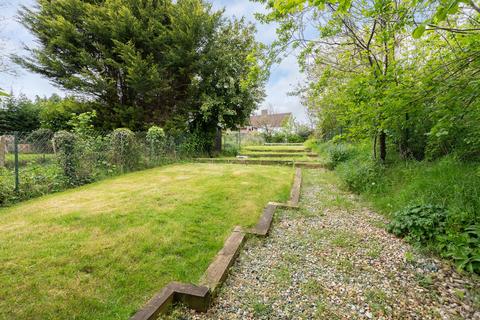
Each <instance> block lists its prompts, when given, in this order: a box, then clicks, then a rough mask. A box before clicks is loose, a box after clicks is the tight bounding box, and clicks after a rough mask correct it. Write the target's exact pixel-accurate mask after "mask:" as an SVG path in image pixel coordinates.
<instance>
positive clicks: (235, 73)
mask: <svg viewBox="0 0 480 320" xmlns="http://www.w3.org/2000/svg"><path fill="white" fill-rule="evenodd" d="M20 17H21V21H22V23H23V24H24V25H25V26H26V27H27V28H28V29H29V30H30V31H31V32H32V33H33V34H34V35H35V37H36V38H37V40H38V43H39V44H40V45H39V46H38V47H32V48H30V49H29V52H30V54H29V55H28V56H26V57H16V59H15V60H16V62H18V63H19V64H21V65H22V66H24V67H25V68H27V69H29V70H31V71H34V72H37V73H39V74H41V75H43V76H45V77H47V78H49V79H51V81H53V82H54V83H55V84H57V85H59V86H61V87H63V88H65V89H67V90H70V91H72V92H74V93H77V94H82V95H85V96H86V97H87V98H89V99H93V100H95V101H97V102H98V103H99V106H98V108H97V118H98V119H97V120H98V121H99V123H100V124H101V126H102V127H104V128H105V129H111V128H116V127H128V128H131V129H134V130H143V129H145V128H147V127H148V126H149V125H151V124H158V125H161V126H162V127H164V128H166V129H167V130H190V131H195V130H206V129H208V131H209V132H214V131H215V130H216V128H217V127H224V128H234V127H236V126H238V125H241V124H243V123H244V122H245V121H246V119H247V118H248V116H249V115H250V113H251V111H252V110H254V109H255V108H256V106H257V104H258V102H259V101H261V99H262V98H263V83H264V80H265V72H264V71H263V69H262V68H261V66H260V65H261V64H260V60H259V59H260V57H261V50H262V48H261V46H260V45H259V44H258V43H257V42H256V41H255V40H254V31H255V30H254V28H253V27H252V26H251V25H249V24H246V23H245V22H243V21H241V20H240V21H236V20H235V21H229V20H227V19H225V18H223V17H222V12H215V11H213V10H212V9H211V5H209V4H207V3H205V2H204V1H202V0H178V1H171V0H141V1H139V0H100V1H87V0H59V1H54V2H52V1H49V0H39V1H38V5H37V7H36V8H34V9H29V8H26V7H24V8H23V9H22V11H21V16H20Z"/></svg>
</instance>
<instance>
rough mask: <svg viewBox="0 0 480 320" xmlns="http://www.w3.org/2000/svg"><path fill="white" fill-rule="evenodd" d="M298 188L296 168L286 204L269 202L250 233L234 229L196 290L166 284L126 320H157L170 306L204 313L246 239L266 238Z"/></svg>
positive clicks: (296, 198) (299, 171)
mask: <svg viewBox="0 0 480 320" xmlns="http://www.w3.org/2000/svg"><path fill="white" fill-rule="evenodd" d="M301 186H302V169H301V168H298V167H297V169H296V170H295V177H294V180H293V185H292V189H291V192H290V199H289V201H288V202H287V203H275V202H269V203H268V205H267V206H266V207H265V209H264V211H263V214H262V216H261V217H260V220H259V221H258V223H257V225H256V226H255V227H253V228H251V229H243V228H242V227H239V226H237V227H235V229H234V230H233V232H232V234H231V235H230V237H228V239H227V240H226V241H225V244H224V246H223V248H222V250H220V251H219V252H218V254H217V255H216V257H215V259H214V260H213V262H212V263H211V264H210V266H209V267H208V268H207V270H206V272H205V274H204V275H203V277H202V279H201V281H200V285H199V286H197V285H193V284H186V283H180V282H170V283H169V284H168V285H167V286H165V287H164V288H163V289H162V291H160V292H159V293H158V294H156V295H155V296H154V297H153V298H152V299H151V300H150V301H149V302H147V304H146V305H145V306H144V307H143V308H142V309H140V310H139V311H138V312H137V313H135V315H133V316H132V317H131V318H130V320H153V319H157V318H158V317H159V316H160V315H161V314H162V313H165V312H166V311H168V310H169V308H170V306H171V305H172V304H174V303H178V302H181V303H183V304H185V305H186V306H188V307H189V308H191V309H194V310H196V311H200V312H205V311H207V309H208V307H209V306H210V303H211V301H212V299H213V297H215V295H216V294H217V293H218V289H219V288H220V287H221V285H222V283H223V282H224V281H225V279H226V277H227V275H228V270H229V268H230V267H231V266H232V264H233V263H234V262H235V259H236V258H237V256H238V254H239V252H240V249H241V247H242V245H243V243H244V241H245V238H246V236H247V235H254V236H261V237H265V236H267V235H268V232H269V231H270V227H271V225H272V220H273V216H274V214H275V211H276V210H277V208H291V209H296V208H298V207H299V205H298V204H299V201H300V190H301Z"/></svg>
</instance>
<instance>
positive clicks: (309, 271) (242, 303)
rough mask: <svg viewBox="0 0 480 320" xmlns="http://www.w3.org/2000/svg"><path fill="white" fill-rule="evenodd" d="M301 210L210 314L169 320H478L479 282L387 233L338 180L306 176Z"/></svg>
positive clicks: (239, 265) (279, 225) (313, 173)
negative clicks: (340, 186) (343, 189)
mask: <svg viewBox="0 0 480 320" xmlns="http://www.w3.org/2000/svg"><path fill="white" fill-rule="evenodd" d="M300 205H301V209H300V210H298V211H293V210H278V211H277V213H276V217H275V220H274V223H273V226H272V229H271V231H270V235H269V237H267V238H265V239H257V238H250V239H249V240H248V241H247V243H246V245H245V247H244V249H243V250H242V251H241V254H240V255H239V257H238V259H237V261H236V262H235V264H234V266H233V268H232V270H231V273H230V275H229V277H228V278H227V280H226V282H225V283H224V285H223V287H222V289H221V291H220V293H219V295H218V296H217V297H216V298H215V300H214V303H213V305H212V307H211V308H210V309H209V311H208V312H207V313H203V314H202V313H196V312H194V311H192V310H188V309H186V308H182V307H178V308H176V309H175V310H174V311H173V313H172V314H171V315H170V316H169V317H170V318H175V319H192V320H193V319H195V320H200V319H218V320H221V319H472V320H480V310H479V309H480V284H479V279H478V277H475V276H472V275H466V274H460V273H458V272H457V271H456V270H455V269H454V268H453V267H452V266H451V265H449V264H447V263H446V262H443V261H440V260H439V259H438V258H435V257H430V256H427V255H425V254H421V253H419V252H417V250H416V249H414V248H412V247H411V246H410V245H408V244H407V243H405V242H404V241H403V240H401V239H399V238H396V237H395V236H393V235H391V234H389V233H388V232H387V231H385V229H384V226H385V225H386V223H387V220H386V219H385V218H384V217H382V216H380V215H378V214H377V213H375V212H373V211H371V210H369V209H368V208H365V207H364V206H363V205H362V203H361V201H359V200H358V199H357V198H356V197H355V196H353V195H351V194H349V193H346V192H344V191H342V190H339V189H338V188H337V187H336V181H335V178H334V175H333V173H331V172H327V171H323V170H304V185H303V187H302V197H301V202H300Z"/></svg>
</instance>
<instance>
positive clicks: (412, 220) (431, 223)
mask: <svg viewBox="0 0 480 320" xmlns="http://www.w3.org/2000/svg"><path fill="white" fill-rule="evenodd" d="M447 216H448V215H447V210H446V209H445V208H444V207H440V206H435V205H417V206H410V207H407V208H405V209H403V210H400V211H397V212H396V213H394V214H393V220H392V221H391V222H390V223H389V225H388V228H387V229H388V231H389V232H391V233H393V234H395V235H396V236H399V237H406V238H407V240H409V241H412V242H415V243H428V242H431V241H433V240H435V238H436V237H437V236H438V235H440V234H443V233H444V232H445V223H446V220H447Z"/></svg>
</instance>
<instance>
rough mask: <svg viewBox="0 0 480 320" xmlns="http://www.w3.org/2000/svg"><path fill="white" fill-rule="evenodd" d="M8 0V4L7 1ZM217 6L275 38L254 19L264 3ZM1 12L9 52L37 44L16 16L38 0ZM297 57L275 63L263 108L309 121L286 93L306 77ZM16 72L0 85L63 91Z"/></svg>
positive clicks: (16, 0)
mask: <svg viewBox="0 0 480 320" xmlns="http://www.w3.org/2000/svg"><path fill="white" fill-rule="evenodd" d="M5 2H6V4H4V3H5ZM210 2H211V3H212V4H213V6H214V8H215V9H221V8H225V14H226V15H227V16H236V17H242V16H244V17H246V19H248V20H249V21H252V22H254V23H255V24H256V25H257V29H258V33H257V39H258V40H259V41H262V42H264V43H267V44H269V43H271V42H272V41H273V40H274V39H275V36H276V34H275V26H274V25H262V24H259V23H258V22H256V21H255V18H254V17H253V14H254V13H255V12H261V11H262V10H263V7H262V6H261V5H260V4H258V3H253V2H250V1H247V0H210ZM0 3H2V6H3V7H2V8H0V12H1V13H0V16H3V17H4V19H5V20H4V21H3V25H2V31H1V35H0V38H1V39H2V40H3V41H2V42H3V45H2V46H3V47H4V49H5V50H6V51H7V52H9V53H14V52H15V53H18V52H22V50H23V49H22V48H23V46H24V45H27V46H31V45H33V44H34V41H35V40H34V38H33V37H32V35H30V34H29V32H28V31H27V30H26V29H25V28H23V26H22V25H20V24H19V23H17V22H16V20H15V16H16V12H17V10H18V8H19V7H20V5H26V6H31V5H34V4H35V0H0ZM298 70H299V68H298V65H297V61H296V57H295V56H293V55H292V56H289V57H287V58H285V60H284V61H283V62H282V63H281V64H279V65H276V66H274V67H273V69H272V74H271V77H270V80H269V81H268V83H267V86H266V93H267V98H266V99H265V101H264V103H263V105H262V106H261V107H260V109H262V108H267V107H268V108H270V107H271V108H273V109H274V110H275V111H277V112H292V113H293V114H294V116H295V118H297V119H298V120H300V121H302V122H304V121H306V116H305V110H304V108H303V107H302V105H301V103H300V101H299V99H298V98H297V97H291V96H288V95H287V93H288V92H289V91H291V90H292V89H294V88H295V86H296V85H297V84H298V83H299V82H301V81H302V80H303V79H304V75H302V74H301V73H300V72H299V71H298ZM15 71H16V72H15V73H16V75H2V76H1V78H0V87H1V88H3V89H5V90H9V91H10V90H12V91H13V92H14V93H15V94H18V93H24V94H26V95H27V96H29V97H35V96H36V95H39V96H49V95H51V94H52V93H59V94H62V90H61V89H60V88H57V87H54V86H53V85H51V84H50V83H49V81H48V80H47V79H44V78H42V77H40V76H38V75H36V74H33V73H30V72H27V71H25V70H23V69H20V68H19V67H16V70H15Z"/></svg>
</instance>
